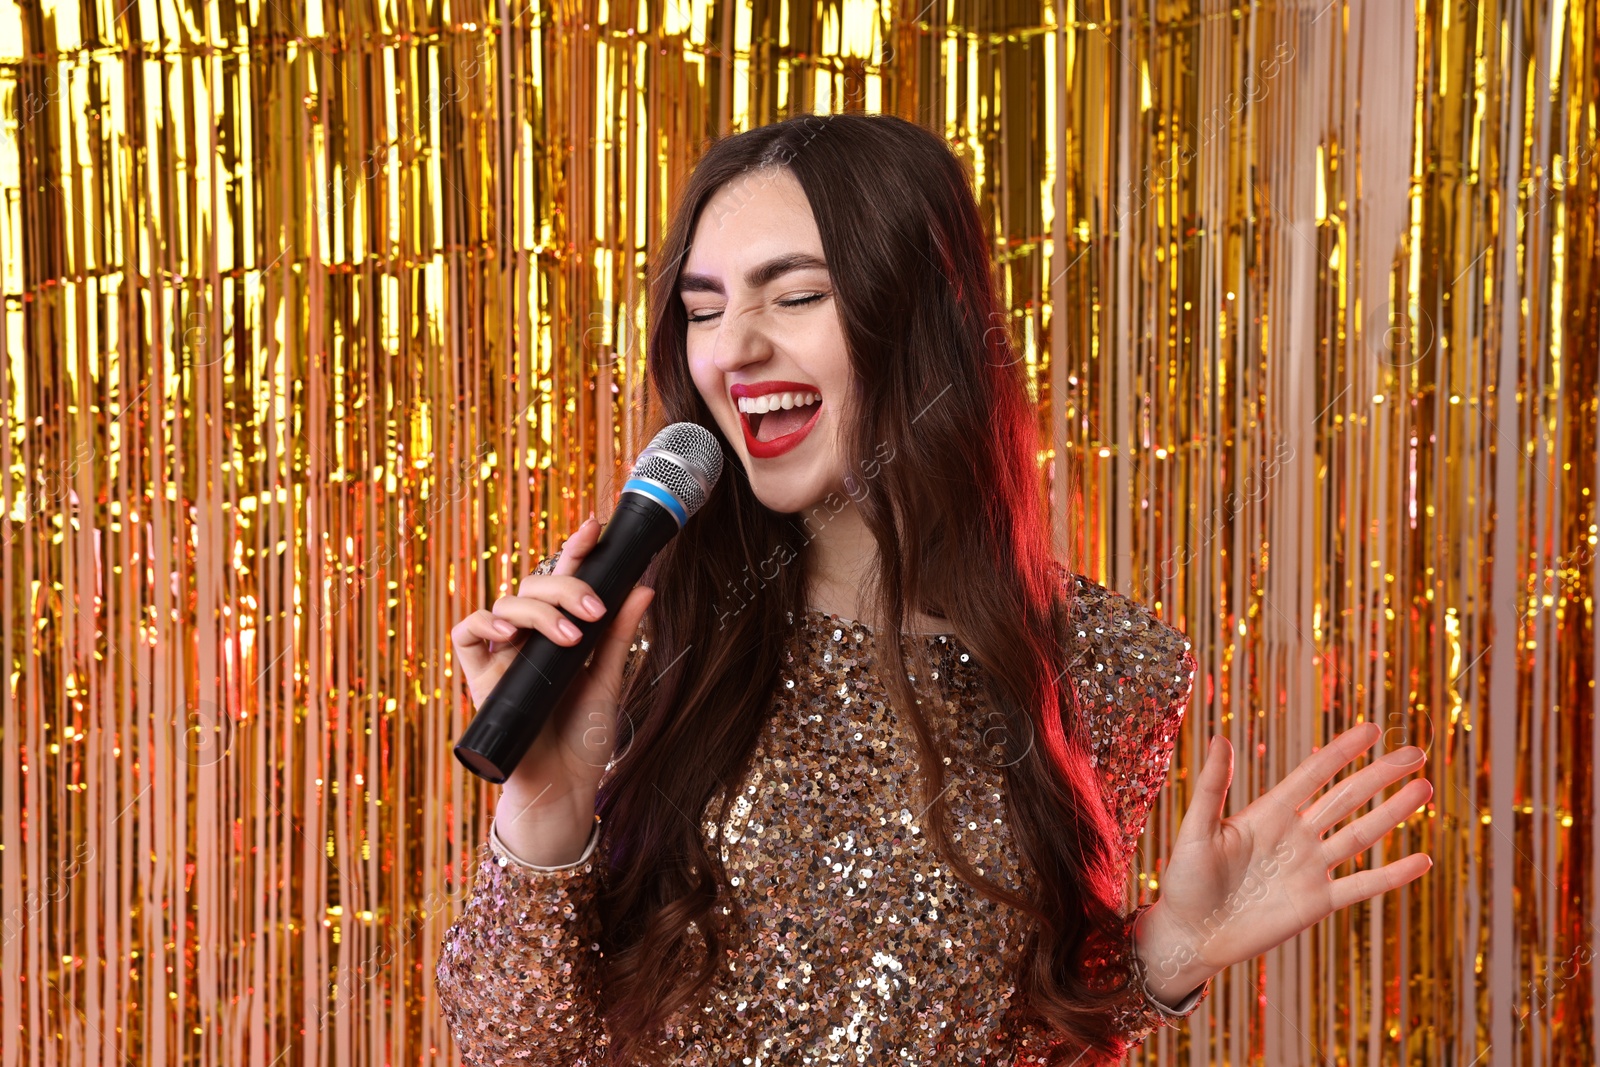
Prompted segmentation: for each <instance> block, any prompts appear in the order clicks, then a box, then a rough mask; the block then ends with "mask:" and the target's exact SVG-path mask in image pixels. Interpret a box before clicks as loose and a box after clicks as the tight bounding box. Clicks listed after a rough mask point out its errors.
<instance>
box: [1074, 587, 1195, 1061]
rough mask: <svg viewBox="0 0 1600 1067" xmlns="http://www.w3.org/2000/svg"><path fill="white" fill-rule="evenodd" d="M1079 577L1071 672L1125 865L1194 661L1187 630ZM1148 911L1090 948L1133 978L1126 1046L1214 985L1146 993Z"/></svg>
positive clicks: (1180, 1014)
mask: <svg viewBox="0 0 1600 1067" xmlns="http://www.w3.org/2000/svg"><path fill="white" fill-rule="evenodd" d="M1072 581H1074V583H1075V587H1074V590H1073V593H1072V596H1073V600H1074V602H1075V605H1076V610H1075V612H1074V618H1075V619H1076V620H1077V625H1076V628H1075V629H1074V630H1073V632H1072V636H1074V637H1076V638H1077V639H1078V640H1077V643H1076V644H1075V645H1074V648H1075V650H1076V651H1075V652H1074V653H1073V655H1072V656H1071V657H1070V662H1069V670H1068V675H1069V677H1071V678H1072V679H1073V680H1074V685H1075V688H1076V692H1077V695H1078V706H1079V713H1080V715H1081V716H1082V719H1081V720H1080V725H1082V726H1083V727H1085V728H1086V730H1087V735H1088V742H1089V746H1090V753H1091V755H1090V759H1091V762H1092V763H1093V764H1094V766H1095V768H1096V770H1097V771H1098V772H1099V776H1100V781H1101V788H1102V792H1103V794H1104V796H1105V800H1106V804H1107V806H1108V807H1109V809H1110V811H1111V813H1112V815H1113V817H1114V818H1115V820H1116V823H1117V825H1118V827H1119V828H1120V829H1121V849H1120V854H1121V857H1122V858H1123V861H1124V863H1127V862H1128V861H1131V859H1132V857H1133V854H1134V852H1135V851H1136V850H1137V849H1138V847H1139V839H1140V837H1141V836H1143V834H1144V827H1145V822H1146V821H1147V820H1148V819H1149V817H1150V811H1151V809H1152V808H1153V807H1154V806H1155V801H1156V797H1157V796H1158V795H1160V792H1161V788H1162V786H1163V784H1164V783H1165V781H1166V778H1167V771H1168V767H1169V764H1170V763H1171V759H1172V752H1173V749H1174V747H1175V746H1176V745H1177V739H1178V729H1179V727H1180V726H1181V725H1182V723H1183V716H1184V712H1185V710H1186V708H1187V707H1188V703H1189V696H1190V693H1191V690H1192V687H1193V684H1194V675H1195V659H1194V655H1193V653H1192V652H1191V651H1190V648H1189V642H1188V640H1187V639H1186V638H1185V637H1184V636H1183V634H1182V633H1181V632H1179V631H1178V630H1177V629H1175V628H1173V627H1172V626H1169V625H1168V624H1166V623H1164V622H1162V621H1161V620H1160V619H1158V618H1157V617H1156V616H1155V615H1154V614H1153V613H1151V612H1150V610H1149V609H1147V608H1145V607H1144V606H1143V605H1141V604H1139V603H1137V602H1136V601H1133V600H1130V599H1129V598H1127V597H1123V596H1120V595H1118V594H1116V593H1112V592H1110V591H1109V590H1107V589H1105V588H1104V587H1102V586H1099V585H1096V584H1094V583H1092V582H1089V581H1087V580H1086V579H1083V578H1082V577H1074V578H1073V579H1072ZM1146 907H1148V905H1146ZM1142 910H1143V908H1140V909H1136V910H1134V911H1130V912H1128V913H1127V914H1126V915H1125V916H1124V918H1123V925H1122V929H1121V931H1120V933H1119V936H1118V937H1117V939H1116V940H1115V942H1114V943H1112V944H1106V945H1096V946H1093V949H1092V951H1091V953H1090V956H1089V958H1090V959H1091V960H1093V961H1098V962H1097V963H1091V966H1098V967H1100V968H1102V969H1103V970H1104V972H1105V974H1106V976H1107V977H1108V978H1109V977H1110V975H1111V974H1112V973H1113V972H1115V973H1118V974H1125V975H1127V977H1128V980H1129V981H1128V986H1127V989H1128V995H1127V996H1126V997H1125V998H1124V1000H1123V1004H1122V1006H1121V1007H1120V1008H1119V1009H1118V1011H1117V1015H1118V1018H1119V1020H1120V1023H1119V1028H1120V1029H1122V1030H1124V1031H1125V1033H1126V1040H1127V1044H1128V1047H1129V1048H1131V1047H1133V1046H1135V1045H1137V1044H1139V1043H1140V1042H1142V1041H1143V1040H1144V1039H1145V1038H1146V1037H1148V1036H1149V1035H1150V1034H1151V1033H1153V1032H1154V1031H1155V1030H1157V1029H1158V1028H1160V1027H1162V1026H1166V1025H1171V1024H1173V1023H1175V1022H1177V1021H1179V1020H1181V1019H1185V1018H1188V1017H1189V1016H1190V1015H1192V1014H1193V1013H1194V1012H1195V1010H1196V1009H1197V1008H1198V1007H1199V1005H1200V1003H1201V1002H1202V1001H1204V1000H1205V998H1206V997H1207V996H1208V995H1209V994H1210V991H1211V982H1210V981H1209V980H1208V981H1206V982H1205V983H1204V984H1203V985H1201V986H1200V987H1199V988H1197V989H1195V990H1194V991H1193V992H1191V993H1190V995H1189V996H1188V997H1187V998H1186V999H1185V1000H1184V1001H1183V1002H1182V1003H1180V1004H1177V1005H1174V1006H1172V1007H1168V1006H1167V1005H1164V1004H1162V1003H1161V1002H1160V1001H1158V1000H1156V999H1155V998H1154V997H1152V996H1150V995H1149V993H1148V992H1147V991H1146V990H1145V986H1144V980H1143V975H1142V974H1141V973H1140V972H1139V970H1138V967H1137V963H1138V961H1137V959H1136V958H1135V957H1134V953H1133V940H1132V932H1133V924H1134V922H1135V920H1136V919H1137V917H1138V914H1139V912H1140V911H1142Z"/></svg>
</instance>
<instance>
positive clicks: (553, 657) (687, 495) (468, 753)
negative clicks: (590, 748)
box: [455, 422, 722, 784]
mask: <svg viewBox="0 0 1600 1067" xmlns="http://www.w3.org/2000/svg"><path fill="white" fill-rule="evenodd" d="M721 476H722V449H721V447H720V446H719V445H718V444H717V439H716V438H715V437H714V436H712V433H711V431H710V430H707V429H706V428H705V427H704V426H701V425H699V424H698V423H693V422H675V423H673V424H672V425H671V426H668V427H667V428H666V429H664V430H662V431H661V432H660V433H658V434H656V436H655V439H654V440H652V441H651V442H650V444H649V446H648V447H646V448H645V450H644V451H643V452H640V453H639V457H638V459H637V460H635V461H634V466H633V473H632V475H631V476H629V478H628V480H627V481H626V482H625V483H624V484H623V486H622V493H621V494H620V496H619V497H618V500H617V510H616V511H615V512H613V513H612V516H611V521H610V522H608V523H606V526H605V529H603V530H602V531H600V539H599V540H598V541H597V542H595V546H594V549H593V550H592V551H591V552H590V553H589V554H588V555H587V556H585V557H584V559H583V562H582V563H580V564H578V569H577V570H576V571H575V572H574V574H575V575H576V576H577V577H579V578H582V579H583V580H584V581H585V582H587V583H589V585H590V586H591V587H593V589H594V592H595V595H596V596H598V597H599V598H600V601H601V603H603V604H605V606H606V613H605V614H604V615H602V616H600V618H598V619H595V620H594V621H593V622H591V621H589V620H588V619H580V618H578V617H577V616H576V615H574V614H572V613H571V612H570V611H568V610H567V609H566V608H561V609H560V610H561V614H563V615H565V616H566V617H567V618H568V619H570V620H571V621H572V624H573V625H574V626H576V627H577V628H578V630H579V631H580V632H581V633H582V634H583V637H582V638H581V639H580V640H579V641H578V643H577V644H575V645H558V644H556V643H555V642H554V641H552V640H551V639H550V638H548V637H546V636H545V635H544V634H543V633H539V632H537V631H536V632H535V633H534V634H533V635H532V636H531V637H529V638H528V640H527V641H525V642H523V644H522V645H521V646H519V647H518V649H517V655H516V658H515V659H513V660H512V661H511V665H510V666H509V667H507V668H506V672H505V674H504V675H502V676H501V678H500V681H499V683H498V684H496V685H495V687H494V690H493V692H491V693H490V694H489V695H488V696H487V697H485V698H484V701H483V705H482V707H480V708H479V709H478V713H477V714H476V715H475V716H473V719H472V722H471V723H469V724H468V726H467V729H466V732H465V733H463V734H462V735H461V739H460V740H459V741H457V742H456V746H455V753H456V759H458V760H460V761H461V763H462V764H463V765H464V766H465V767H466V768H467V769H468V770H470V771H471V772H472V773H473V774H476V775H477V776H478V777H480V778H485V779H488V780H489V781H491V782H494V783H496V784H499V783H501V782H504V781H505V780H506V779H507V778H509V777H511V772H512V771H514V770H516V767H517V764H518V763H520V762H522V756H523V753H525V752H527V751H528V747H529V746H530V745H532V744H533V742H534V740H535V739H537V738H538V736H539V731H540V730H542V729H544V724H545V720H546V719H548V718H549V717H550V714H551V712H553V711H554V710H555V709H556V705H558V704H559V703H560V702H561V697H562V696H563V695H564V694H565V693H566V691H567V687H568V686H569V685H571V684H572V679H573V677H574V676H575V675H576V674H577V673H578V669H579V668H580V667H582V666H583V664H584V662H585V661H586V660H587V659H588V658H589V653H590V651H591V650H592V649H593V648H594V646H595V643H596V642H598V641H599V640H600V635H601V633H602V632H603V631H604V630H605V628H606V627H607V626H609V625H610V623H611V616H612V613H613V612H615V611H616V610H617V608H619V607H620V606H621V605H622V602H623V601H624V600H626V599H627V598H628V594H629V593H631V592H632V591H633V587H634V586H636V585H638V584H639V579H640V578H641V577H643V575H644V572H645V569H646V568H648V567H649V566H650V561H651V560H652V559H654V558H655V555H656V553H657V552H659V551H661V549H662V547H663V546H665V545H666V543H667V542H668V541H670V540H672V537H673V535H674V534H676V533H677V532H678V531H679V530H681V529H682V528H683V524H684V523H686V522H688V521H689V517H690V516H691V515H693V514H694V513H695V512H697V511H699V510H700V508H701V507H702V506H704V504H705V502H706V500H707V498H709V497H710V495H711V488H712V486H714V485H716V484H717V479H718V478H719V477H721Z"/></svg>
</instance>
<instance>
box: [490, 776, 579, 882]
mask: <svg viewBox="0 0 1600 1067" xmlns="http://www.w3.org/2000/svg"><path fill="white" fill-rule="evenodd" d="M595 821H596V815H595V812H594V802H593V801H590V802H589V804H588V805H587V807H586V808H581V809H580V807H579V806H578V805H575V804H574V805H567V804H559V805H533V804H530V803H528V802H527V801H525V800H523V799H522V798H520V797H519V796H517V795H516V794H515V793H511V792H509V791H508V792H505V793H502V794H501V796H500V803H499V805H498V806H497V807H496V808H495V814H494V830H495V833H496V834H497V835H498V836H499V838H500V841H501V843H502V844H504V845H505V847H506V848H507V849H508V850H510V852H511V853H512V854H513V855H515V856H516V857H517V858H519V859H521V860H523V861H525V862H527V863H530V864H534V865H537V866H540V867H560V866H565V865H566V864H569V863H573V862H576V861H577V860H578V859H579V858H580V857H581V856H582V855H583V854H584V852H585V851H586V850H587V848H588V847H589V838H590V836H591V834H592V833H593V831H594V824H595Z"/></svg>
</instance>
